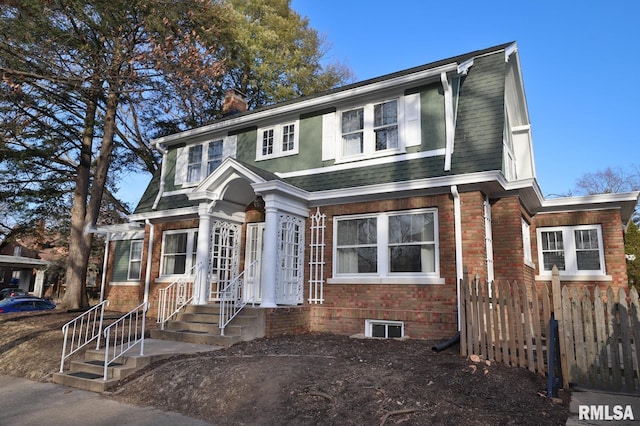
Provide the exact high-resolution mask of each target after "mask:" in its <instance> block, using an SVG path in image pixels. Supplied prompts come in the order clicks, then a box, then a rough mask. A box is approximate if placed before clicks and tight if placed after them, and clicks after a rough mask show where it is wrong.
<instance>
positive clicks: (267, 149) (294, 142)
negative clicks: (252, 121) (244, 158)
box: [256, 121, 299, 160]
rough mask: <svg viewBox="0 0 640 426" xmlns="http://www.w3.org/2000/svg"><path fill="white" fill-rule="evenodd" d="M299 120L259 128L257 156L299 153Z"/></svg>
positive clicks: (279, 155) (280, 155)
mask: <svg viewBox="0 0 640 426" xmlns="http://www.w3.org/2000/svg"><path fill="white" fill-rule="evenodd" d="M298 139H299V130H298V122H297V121H295V122H291V123H286V124H281V125H277V126H273V127H264V128H260V129H258V145H257V148H258V149H257V152H256V154H257V155H256V158H257V159H258V160H266V159H268V158H274V157H282V156H285V155H293V154H297V153H298Z"/></svg>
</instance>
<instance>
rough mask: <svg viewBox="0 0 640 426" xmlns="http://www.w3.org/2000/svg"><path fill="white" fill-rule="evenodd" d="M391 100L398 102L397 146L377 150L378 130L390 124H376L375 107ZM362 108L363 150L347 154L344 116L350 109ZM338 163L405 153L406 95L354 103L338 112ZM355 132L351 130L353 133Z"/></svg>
mask: <svg viewBox="0 0 640 426" xmlns="http://www.w3.org/2000/svg"><path fill="white" fill-rule="evenodd" d="M389 102H396V107H397V118H396V124H395V125H396V126H397V135H398V136H397V137H398V141H397V146H396V147H392V148H386V149H382V150H376V130H378V129H380V128H384V127H389V125H384V126H375V108H376V106H378V105H382V104H385V103H389ZM359 109H362V112H363V128H362V130H361V132H362V152H360V153H357V154H351V155H346V154H345V153H344V141H343V133H342V116H343V114H345V113H348V112H350V111H355V110H359ZM336 118H337V119H336V122H337V123H336V126H337V131H336V137H337V140H336V147H337V148H336V163H340V162H348V161H357V160H362V159H368V158H372V157H383V156H387V155H393V154H399V153H404V152H405V151H406V138H405V137H404V134H405V117H404V97H402V96H399V97H395V98H389V99H384V100H380V101H376V102H371V103H367V104H365V105H353V106H349V107H345V108H343V109H341V110H339V111H337V114H336ZM353 133H355V132H349V133H348V134H353Z"/></svg>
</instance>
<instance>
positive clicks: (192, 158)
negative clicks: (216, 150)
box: [187, 145, 202, 182]
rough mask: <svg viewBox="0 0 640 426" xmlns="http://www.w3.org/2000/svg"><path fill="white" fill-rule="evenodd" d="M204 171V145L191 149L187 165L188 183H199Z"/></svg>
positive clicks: (191, 147)
mask: <svg viewBox="0 0 640 426" xmlns="http://www.w3.org/2000/svg"><path fill="white" fill-rule="evenodd" d="M201 171H202V145H195V146H190V147H189V162H188V164H187V182H198V181H199V180H200V176H201Z"/></svg>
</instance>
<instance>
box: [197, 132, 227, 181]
mask: <svg viewBox="0 0 640 426" xmlns="http://www.w3.org/2000/svg"><path fill="white" fill-rule="evenodd" d="M215 143H219V144H220V157H214V158H212V157H211V156H209V149H210V148H211V145H212V144H215ZM204 145H205V147H206V148H207V154H206V157H207V161H206V162H205V161H203V164H206V167H205V168H204V174H203V176H204V177H207V176H209V175H210V174H211V173H213V171H214V170H215V169H216V168H218V166H219V165H220V163H222V160H224V139H214V140H212V141H209V142H207V143H205V144H204ZM203 151H204V150H203ZM202 156H203V160H204V157H205V154H204V152H203V154H202ZM214 161H215V162H217V164H216V166H215V167H214V168H213V170H209V169H210V168H211V163H212V162H214Z"/></svg>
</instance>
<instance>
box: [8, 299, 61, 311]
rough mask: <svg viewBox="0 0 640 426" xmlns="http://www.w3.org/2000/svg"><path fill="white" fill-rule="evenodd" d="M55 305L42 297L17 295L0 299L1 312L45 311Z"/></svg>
mask: <svg viewBox="0 0 640 426" xmlns="http://www.w3.org/2000/svg"><path fill="white" fill-rule="evenodd" d="M55 307H56V304H55V303H53V302H52V301H50V300H47V299H42V298H40V297H34V296H16V297H9V298H8V299H4V300H2V301H0V314H4V313H7V312H29V311H44V310H49V309H54V308H55Z"/></svg>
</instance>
